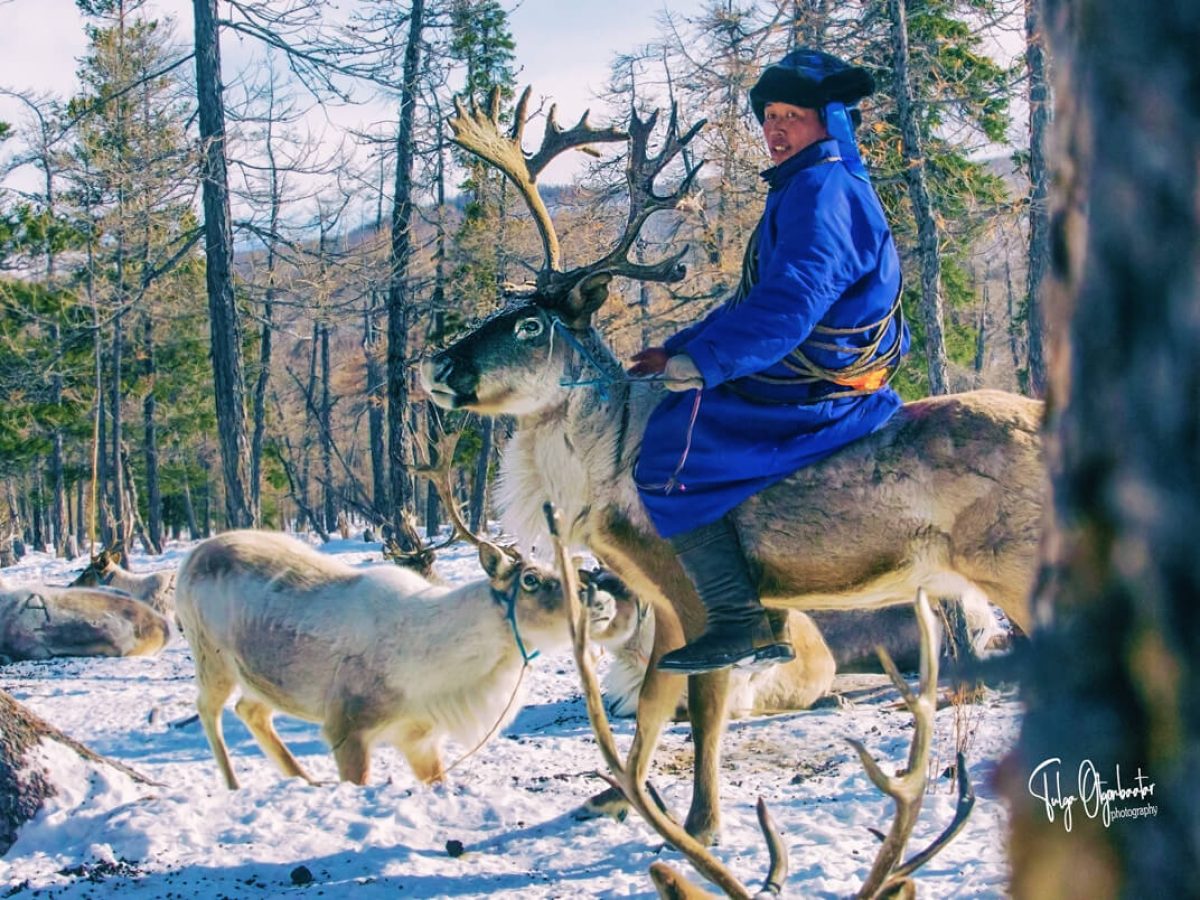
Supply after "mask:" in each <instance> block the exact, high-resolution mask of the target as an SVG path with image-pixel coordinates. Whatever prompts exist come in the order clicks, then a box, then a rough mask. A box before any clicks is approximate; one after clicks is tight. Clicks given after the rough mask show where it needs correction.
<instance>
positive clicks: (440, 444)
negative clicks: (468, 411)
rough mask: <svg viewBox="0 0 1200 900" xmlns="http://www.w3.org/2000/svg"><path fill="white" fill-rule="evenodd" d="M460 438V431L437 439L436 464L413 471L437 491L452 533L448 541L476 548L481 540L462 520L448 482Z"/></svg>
mask: <svg viewBox="0 0 1200 900" xmlns="http://www.w3.org/2000/svg"><path fill="white" fill-rule="evenodd" d="M461 436H462V432H460V431H456V432H452V433H447V434H443V435H442V436H441V437H440V438H438V441H437V444H436V448H435V450H434V458H435V459H436V460H437V463H436V464H431V465H425V466H417V467H416V469H415V470H414V471H415V472H416V474H417V475H420V476H422V477H424V478H427V479H429V483H430V484H432V485H433V489H434V490H435V491H437V495H438V497H440V498H441V500H442V506H443V507H444V508H445V510H446V516H447V517H448V518H449V519H450V526H451V530H452V531H453V534H452V535H451V538H450V540H451V541H455V540H458V539H459V538H461V539H462V540H464V541H466V542H467V543H468V544H470V545H471V546H473V547H478V546H479V544H480V543H481V539H480V537H479V535H477V534H476V533H475V532H473V531H472V530H471V526H470V525H468V524H467V520H466V519H464V518H463V514H462V509H461V507H459V505H458V499H457V498H456V497H455V496H454V485H453V483H452V482H451V480H450V473H451V472H452V471H453V467H454V451H455V450H457V449H458V439H459V438H460V437H461Z"/></svg>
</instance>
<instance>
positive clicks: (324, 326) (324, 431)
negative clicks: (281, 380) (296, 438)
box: [318, 322, 337, 531]
mask: <svg viewBox="0 0 1200 900" xmlns="http://www.w3.org/2000/svg"><path fill="white" fill-rule="evenodd" d="M330 376H331V370H330V365H329V323H328V322H322V323H321V407H320V422H319V429H318V430H319V432H320V435H321V481H322V482H323V484H322V491H321V505H322V514H323V515H324V517H325V530H326V531H332V530H333V529H334V528H336V527H337V509H336V504H335V503H334V488H333V430H332V429H333V392H332V391H331V389H330V385H329V380H330Z"/></svg>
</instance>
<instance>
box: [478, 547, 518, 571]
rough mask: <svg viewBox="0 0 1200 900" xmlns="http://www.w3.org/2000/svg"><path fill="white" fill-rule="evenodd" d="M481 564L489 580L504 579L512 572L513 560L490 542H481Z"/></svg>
mask: <svg viewBox="0 0 1200 900" xmlns="http://www.w3.org/2000/svg"><path fill="white" fill-rule="evenodd" d="M479 564H480V565H481V566H483V571H485V572H487V576H488V578H492V579H496V578H504V577H505V576H506V575H508V573H509V572H511V571H512V567H513V559H512V557H511V556H509V555H508V554H507V553H505V552H504V550H503V549H501V548H500V547H497V546H496V545H495V544H493V543H491V542H490V541H480V542H479Z"/></svg>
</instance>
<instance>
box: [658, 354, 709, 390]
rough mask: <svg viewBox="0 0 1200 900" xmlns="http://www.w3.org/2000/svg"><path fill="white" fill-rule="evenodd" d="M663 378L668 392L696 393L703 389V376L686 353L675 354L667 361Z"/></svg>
mask: <svg viewBox="0 0 1200 900" xmlns="http://www.w3.org/2000/svg"><path fill="white" fill-rule="evenodd" d="M663 376H664V378H663V380H664V383H665V384H666V386H667V390H668V391H692V390H696V391H698V390H701V389H702V388H703V387H704V376H703V375H701V374H700V370H699V369H697V368H696V364H695V363H694V362H693V361H692V358H691V357H690V356H688V355H687V354H686V353H676V354H675V355H674V356H672V357H671V358H670V359H668V360H667V365H666V368H665V369H664V370H663Z"/></svg>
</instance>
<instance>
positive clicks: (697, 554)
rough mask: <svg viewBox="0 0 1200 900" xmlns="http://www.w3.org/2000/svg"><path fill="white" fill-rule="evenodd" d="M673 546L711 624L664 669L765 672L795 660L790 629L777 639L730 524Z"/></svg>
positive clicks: (707, 528) (668, 658)
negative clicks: (753, 669) (765, 669)
mask: <svg viewBox="0 0 1200 900" xmlns="http://www.w3.org/2000/svg"><path fill="white" fill-rule="evenodd" d="M671 546H673V547H674V548H675V553H676V554H677V555H678V556H679V562H680V563H681V564H682V565H683V570H684V571H685V572H686V573H687V576H688V578H690V579H691V581H692V584H694V585H695V586H696V591H697V593H699V594H700V599H701V600H702V601H704V606H705V608H706V609H707V610H708V622H707V623H706V625H705V628H704V634H702V635H700V637H698V638H696V640H694V641H692V642H691V643H690V644H688V645H687V646H686V647H681V648H680V649H678V650H674V651H672V652H670V653H668V654H666V655H665V656H663V658H662V659H660V660H659V661H658V668H660V669H662V670H663V671H666V672H674V673H678V674H684V675H697V674H700V673H701V672H712V671H714V670H716V669H724V668H726V667H728V666H739V667H750V668H765V667H767V666H770V665H774V664H775V663H781V662H787V661H788V660H791V659H795V657H796V651H795V650H793V649H792V645H791V643H790V642H789V641H788V640H787V631H786V627H785V628H784V629H783V634H782V635H781V636H780V637H779V638H777V637H776V635H775V632H774V630H773V629H772V627H771V621H770V619H769V618H768V617H767V611H766V610H765V609H764V608H763V606H762V604H761V603H759V600H758V590H757V589H756V588H755V586H754V581H753V579H752V578H751V577H750V570H749V568H748V567H747V565H746V557H745V556H744V555H743V554H742V545H741V542H740V541H739V540H738V536H737V532H736V531H735V530H734V528H733V524H732V523H731V522H729V520H728V519H725V518H722V519H720V520H719V521H716V522H713V523H712V524H711V525H702V526H700V527H699V528H694V529H692V530H691V531H686V532H684V533H683V534H680V535H676V536H675V537H673V538H671ZM784 621H785V622H786V620H784Z"/></svg>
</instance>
